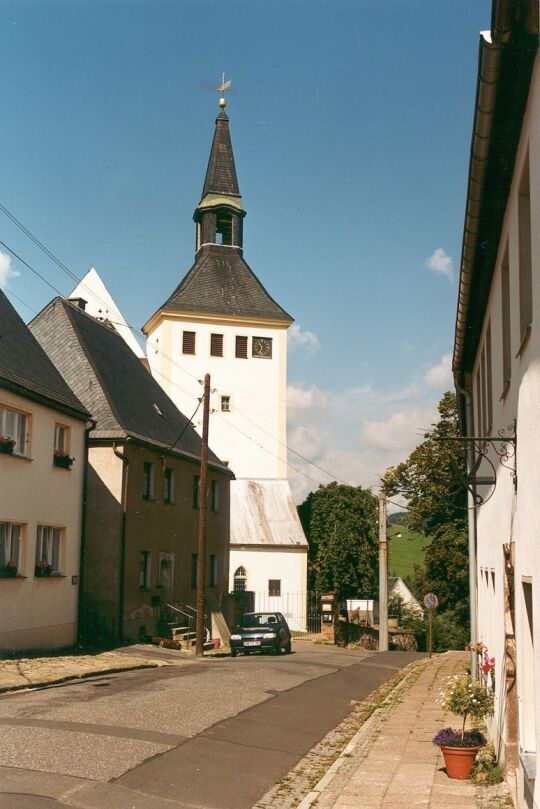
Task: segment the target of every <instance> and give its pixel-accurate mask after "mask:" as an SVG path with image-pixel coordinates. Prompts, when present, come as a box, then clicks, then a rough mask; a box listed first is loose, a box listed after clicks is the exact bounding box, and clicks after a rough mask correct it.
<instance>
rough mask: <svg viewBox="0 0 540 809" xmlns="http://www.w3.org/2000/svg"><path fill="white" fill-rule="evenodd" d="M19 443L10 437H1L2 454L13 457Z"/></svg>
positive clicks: (0, 450)
mask: <svg viewBox="0 0 540 809" xmlns="http://www.w3.org/2000/svg"><path fill="white" fill-rule="evenodd" d="M16 443H17V442H16V441H15V440H14V439H13V438H10V437H9V435H0V452H3V453H4V455H13V447H14V446H15V444H16Z"/></svg>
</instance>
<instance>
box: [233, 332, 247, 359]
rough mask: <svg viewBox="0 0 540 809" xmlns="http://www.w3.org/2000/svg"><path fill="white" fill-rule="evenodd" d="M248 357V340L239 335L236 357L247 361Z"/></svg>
mask: <svg viewBox="0 0 540 809" xmlns="http://www.w3.org/2000/svg"><path fill="white" fill-rule="evenodd" d="M247 355H248V338H247V337H241V336H240V335H237V337H236V356H237V357H239V358H240V359H244V360H245V359H247Z"/></svg>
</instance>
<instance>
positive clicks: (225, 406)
mask: <svg viewBox="0 0 540 809" xmlns="http://www.w3.org/2000/svg"><path fill="white" fill-rule="evenodd" d="M221 412H222V413H230V412H231V397H230V396H222V397H221Z"/></svg>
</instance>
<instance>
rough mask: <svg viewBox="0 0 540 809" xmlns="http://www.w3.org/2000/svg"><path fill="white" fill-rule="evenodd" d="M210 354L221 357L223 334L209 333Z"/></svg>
mask: <svg viewBox="0 0 540 809" xmlns="http://www.w3.org/2000/svg"><path fill="white" fill-rule="evenodd" d="M210 356H212V357H222V356H223V335H222V334H211V335H210Z"/></svg>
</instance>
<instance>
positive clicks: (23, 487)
mask: <svg viewBox="0 0 540 809" xmlns="http://www.w3.org/2000/svg"><path fill="white" fill-rule="evenodd" d="M0 403H2V404H3V405H7V406H8V407H12V408H14V409H16V410H19V411H22V412H25V413H27V414H28V415H29V417H30V419H31V422H30V430H29V434H30V444H29V447H28V456H29V458H19V457H16V456H10V455H2V454H0V521H1V522H10V523H21V524H22V526H23V529H22V543H21V559H20V566H19V572H20V577H17V578H0V616H1V618H0V649H10V650H15V649H30V648H59V647H63V646H70V645H72V644H74V643H75V642H76V639H77V604H78V592H79V587H78V577H79V558H80V535H81V508H82V487H83V467H84V428H85V425H84V424H83V423H82V422H81V421H78V420H75V419H73V418H70V417H68V416H65V415H64V414H62V413H58V412H56V411H54V410H52V409H49V408H47V407H44V406H41V405H39V404H36V403H34V402H32V401H29V400H28V399H25V398H22V397H20V396H17V395H15V394H13V393H8V392H7V391H5V390H0ZM56 423H60V424H62V425H65V426H67V427H70V447H69V454H70V455H71V456H72V457H74V458H75V461H74V463H73V466H72V468H71V470H66V469H60V468H57V467H55V466H53V451H54V429H55V424H56ZM38 525H49V526H54V527H58V528H63V529H64V532H63V534H64V535H63V538H62V545H61V555H60V565H61V573H62V575H61V576H50V577H43V578H36V577H35V576H34V568H35V561H36V541H37V527H38ZM72 577H73V578H72Z"/></svg>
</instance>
